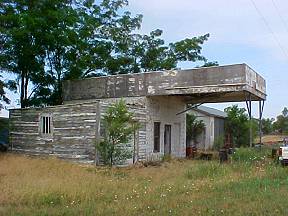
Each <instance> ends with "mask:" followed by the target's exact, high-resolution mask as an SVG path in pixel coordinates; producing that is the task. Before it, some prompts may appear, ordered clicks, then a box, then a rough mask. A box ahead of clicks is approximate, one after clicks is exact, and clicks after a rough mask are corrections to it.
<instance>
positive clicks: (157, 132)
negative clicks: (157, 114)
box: [154, 122, 160, 152]
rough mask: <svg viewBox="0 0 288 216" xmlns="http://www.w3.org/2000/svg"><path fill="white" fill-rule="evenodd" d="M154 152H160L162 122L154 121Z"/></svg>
mask: <svg viewBox="0 0 288 216" xmlns="http://www.w3.org/2000/svg"><path fill="white" fill-rule="evenodd" d="M154 152H160V122H154Z"/></svg>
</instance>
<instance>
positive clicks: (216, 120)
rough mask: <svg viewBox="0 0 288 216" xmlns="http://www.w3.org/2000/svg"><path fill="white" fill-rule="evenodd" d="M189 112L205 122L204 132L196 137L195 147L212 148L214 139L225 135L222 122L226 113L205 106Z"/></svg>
mask: <svg viewBox="0 0 288 216" xmlns="http://www.w3.org/2000/svg"><path fill="white" fill-rule="evenodd" d="M189 112H190V113H192V114H194V115H195V116H197V117H198V120H202V121H203V122H204V124H205V130H204V132H203V133H202V134H201V135H200V136H199V137H198V139H197V143H196V147H197V148H198V149H212V148H213V145H214V141H215V140H217V138H218V137H221V136H222V137H223V139H224V137H225V130H224V123H225V118H227V114H226V113H225V112H222V111H220V110H217V109H214V108H209V107H206V106H199V107H197V108H195V109H193V110H191V111H189Z"/></svg>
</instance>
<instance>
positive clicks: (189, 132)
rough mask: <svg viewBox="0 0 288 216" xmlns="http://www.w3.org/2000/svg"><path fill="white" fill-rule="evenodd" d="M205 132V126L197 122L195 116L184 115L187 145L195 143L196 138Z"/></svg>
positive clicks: (199, 121) (200, 121) (201, 122)
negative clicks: (191, 142)
mask: <svg viewBox="0 0 288 216" xmlns="http://www.w3.org/2000/svg"><path fill="white" fill-rule="evenodd" d="M204 130H205V124H204V122H203V120H198V119H197V116H196V115H194V114H187V115H186V139H187V142H188V143H189V142H190V141H193V142H194V143H196V142H197V138H198V137H199V136H200V135H201V133H203V131H204Z"/></svg>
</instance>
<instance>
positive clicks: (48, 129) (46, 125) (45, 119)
mask: <svg viewBox="0 0 288 216" xmlns="http://www.w3.org/2000/svg"><path fill="white" fill-rule="evenodd" d="M40 127H41V128H40V131H41V133H42V134H45V135H46V134H47V135H49V134H51V133H52V117H51V116H49V115H48V116H47V115H44V116H41V117H40Z"/></svg>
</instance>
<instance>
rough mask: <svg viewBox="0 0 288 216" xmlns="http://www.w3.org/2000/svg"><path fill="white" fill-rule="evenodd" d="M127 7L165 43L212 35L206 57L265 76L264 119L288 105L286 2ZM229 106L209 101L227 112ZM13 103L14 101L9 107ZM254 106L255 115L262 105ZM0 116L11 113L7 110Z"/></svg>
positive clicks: (208, 0) (166, 2)
mask: <svg viewBox="0 0 288 216" xmlns="http://www.w3.org/2000/svg"><path fill="white" fill-rule="evenodd" d="M253 2H254V3H255V4H256V7H257V8H258V10H259V11H260V13H261V14H262V15H263V16H262V15H260V14H259V13H258V12H257V10H256V8H255V6H254V5H253ZM275 6H276V7H275ZM127 9H128V10H130V11H131V12H132V13H133V14H143V15H144V19H143V23H142V28H141V30H140V31H141V32H143V33H147V34H148V33H149V32H150V31H152V30H154V29H157V28H160V29H162V30H163V31H164V34H163V38H164V39H165V41H166V42H167V43H169V42H173V41H177V40H181V39H184V38H187V37H188V38H189V37H193V36H199V35H203V34H206V33H210V39H209V40H208V41H207V42H206V43H205V45H204V46H203V55H204V56H205V57H207V58H208V59H209V60H211V61H218V62H219V64H220V65H226V64H234V63H247V64H248V65H249V66H251V67H252V68H253V69H254V70H256V71H257V72H258V73H260V74H261V75H262V76H263V77H264V78H265V79H266V82H267V94H268V98H267V102H266V104H265V112H264V117H276V116H277V115H278V114H280V112H281V111H282V109H283V108H284V106H288V95H287V92H288V91H287V90H288V72H287V68H288V43H287V38H288V13H287V11H288V1H287V0H237V1H231V0H217V1H216V0H201V1H193V0H177V1H175V0H129V6H128V8H127ZM263 17H264V20H263ZM179 66H180V67H181V68H193V67H195V64H192V63H182V64H180V65H179ZM286 89H287V90H286ZM230 104H231V103H230ZM230 104H212V105H211V104H208V105H209V106H212V107H215V108H219V109H222V110H223V109H224V108H225V107H227V106H229V105H230ZM239 105H240V106H243V107H245V104H244V103H240V104H239ZM15 106H16V102H15V99H12V104H11V105H10V106H8V108H13V107H15ZM253 110H254V112H253V114H254V115H255V116H257V111H258V103H256V102H255V103H254V105H253ZM0 115H2V116H3V115H6V116H7V111H1V113H0Z"/></svg>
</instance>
